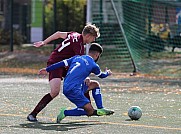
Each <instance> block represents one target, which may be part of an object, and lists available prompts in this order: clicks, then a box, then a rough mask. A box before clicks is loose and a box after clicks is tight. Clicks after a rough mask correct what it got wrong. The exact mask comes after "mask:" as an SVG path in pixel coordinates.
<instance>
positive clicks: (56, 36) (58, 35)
mask: <svg viewBox="0 0 181 134" xmlns="http://www.w3.org/2000/svg"><path fill="white" fill-rule="evenodd" d="M67 34H68V32H60V31H57V32H55V33H54V34H52V35H50V36H49V37H48V38H46V39H45V40H44V41H38V42H35V43H34V44H33V45H34V46H35V47H41V46H44V45H45V44H48V43H49V42H51V41H53V40H56V39H59V38H62V39H65V38H66V37H67Z"/></svg>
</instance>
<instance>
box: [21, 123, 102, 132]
mask: <svg viewBox="0 0 181 134" xmlns="http://www.w3.org/2000/svg"><path fill="white" fill-rule="evenodd" d="M93 125H100V124H99V123H98V122H95V123H92V122H89V121H87V122H85V121H84V122H82V121H77V122H68V123H60V124H57V123H44V122H30V123H24V124H20V126H18V127H21V128H32V129H41V130H55V131H69V130H73V129H79V128H84V127H87V126H88V127H89V126H93Z"/></svg>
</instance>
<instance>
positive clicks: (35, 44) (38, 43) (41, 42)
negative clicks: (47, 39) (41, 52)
mask: <svg viewBox="0 0 181 134" xmlns="http://www.w3.org/2000/svg"><path fill="white" fill-rule="evenodd" d="M43 45H45V43H44V42H43V41H38V42H35V43H33V46H34V47H41V46H43Z"/></svg>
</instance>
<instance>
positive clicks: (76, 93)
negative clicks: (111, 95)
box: [64, 83, 90, 108]
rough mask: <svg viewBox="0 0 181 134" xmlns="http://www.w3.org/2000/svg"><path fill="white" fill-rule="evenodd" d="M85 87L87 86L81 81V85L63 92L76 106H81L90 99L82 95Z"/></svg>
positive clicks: (85, 89)
mask: <svg viewBox="0 0 181 134" xmlns="http://www.w3.org/2000/svg"><path fill="white" fill-rule="evenodd" d="M87 89H88V86H87V85H86V84H85V83H83V84H82V85H81V86H79V87H75V88H73V89H71V90H69V91H68V92H66V93H64V95H65V96H66V97H67V98H68V99H69V100H70V101H71V102H72V103H74V104H75V105H76V106H77V107H78V108H82V107H83V106H84V105H86V104H87V103H90V100H89V99H88V98H87V97H85V95H84V93H85V92H86V91H87Z"/></svg>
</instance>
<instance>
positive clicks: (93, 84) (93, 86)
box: [90, 80, 100, 89]
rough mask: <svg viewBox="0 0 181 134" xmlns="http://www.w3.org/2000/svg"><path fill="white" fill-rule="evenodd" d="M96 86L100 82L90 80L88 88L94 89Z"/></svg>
mask: <svg viewBox="0 0 181 134" xmlns="http://www.w3.org/2000/svg"><path fill="white" fill-rule="evenodd" d="M96 87H100V84H99V82H98V81H95V80H92V81H91V84H90V89H94V88H96Z"/></svg>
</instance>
